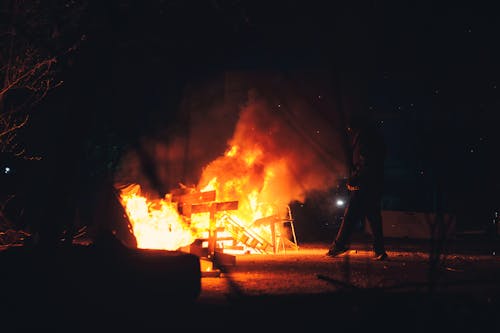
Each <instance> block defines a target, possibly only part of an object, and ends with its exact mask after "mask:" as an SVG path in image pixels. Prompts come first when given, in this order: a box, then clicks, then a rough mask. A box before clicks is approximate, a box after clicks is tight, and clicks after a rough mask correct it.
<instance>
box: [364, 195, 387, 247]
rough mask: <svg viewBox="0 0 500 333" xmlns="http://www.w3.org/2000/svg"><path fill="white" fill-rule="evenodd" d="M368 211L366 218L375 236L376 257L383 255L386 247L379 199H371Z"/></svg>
mask: <svg viewBox="0 0 500 333" xmlns="http://www.w3.org/2000/svg"><path fill="white" fill-rule="evenodd" d="M366 209H367V211H366V218H367V220H368V222H369V223H370V227H371V230H372V234H373V251H374V252H375V254H376V255H377V254H383V253H385V245H384V233H383V228H382V212H381V207H380V200H379V199H378V198H377V197H375V198H370V199H369V201H368V202H367V206H366Z"/></svg>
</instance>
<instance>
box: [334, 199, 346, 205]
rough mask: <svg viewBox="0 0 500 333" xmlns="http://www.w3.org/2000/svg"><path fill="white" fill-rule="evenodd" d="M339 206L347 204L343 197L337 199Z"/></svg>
mask: <svg viewBox="0 0 500 333" xmlns="http://www.w3.org/2000/svg"><path fill="white" fill-rule="evenodd" d="M335 204H336V205H337V207H342V206H344V205H345V201H344V200H342V199H337V202H336V203H335Z"/></svg>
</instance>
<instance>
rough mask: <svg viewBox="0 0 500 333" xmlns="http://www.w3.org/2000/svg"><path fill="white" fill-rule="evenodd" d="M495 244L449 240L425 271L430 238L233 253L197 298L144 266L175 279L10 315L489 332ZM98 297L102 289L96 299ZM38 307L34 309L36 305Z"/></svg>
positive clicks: (498, 267)
mask: <svg viewBox="0 0 500 333" xmlns="http://www.w3.org/2000/svg"><path fill="white" fill-rule="evenodd" d="M499 244H500V243H499V242H498V241H496V240H494V241H491V240H489V241H485V240H470V241H465V240H464V241H457V242H454V243H449V244H448V245H447V246H446V247H445V253H444V255H443V256H441V257H440V261H439V263H438V264H437V265H436V268H435V269H434V270H431V269H430V267H431V265H430V262H431V260H430V256H429V248H430V247H429V245H430V243H429V242H428V241H425V240H424V241H415V240H397V241H393V242H388V244H387V250H388V254H389V259H388V260H386V261H381V262H378V261H373V260H371V258H370V256H371V255H372V253H371V251H370V246H369V244H368V243H366V242H359V243H355V244H353V245H352V247H351V250H350V251H349V252H348V253H347V254H346V255H345V256H343V257H339V258H329V257H326V256H325V253H326V250H327V248H328V244H326V243H313V244H299V245H300V246H299V249H298V250H293V249H291V250H287V251H285V252H279V253H277V254H269V255H261V254H245V255H238V256H236V260H235V264H234V265H230V266H224V267H220V268H221V273H220V275H218V276H212V277H209V276H204V275H202V277H201V278H200V287H201V288H200V290H199V294H197V295H195V297H194V298H193V297H192V296H191V295H188V294H186V299H185V300H182V299H179V298H173V297H170V295H169V293H168V292H166V291H168V290H175V289H178V290H181V288H180V287H181V285H182V281H183V280H182V279H183V278H184V277H186V276H187V274H190V273H189V271H188V270H184V271H182V272H181V271H180V270H179V271H178V272H177V271H176V268H175V267H173V266H172V267H167V268H166V267H165V266H164V267H162V268H161V267H154V266H147V267H146V266H144V267H146V268H145V269H146V270H152V271H153V273H154V272H156V271H158V270H161V271H165V272H167V273H168V274H170V275H172V274H173V275H178V277H179V279H178V280H175V279H174V280H170V282H168V281H167V277H168V276H169V275H168V274H167V275H164V276H165V278H162V279H160V280H158V279H155V277H154V276H153V275H152V274H149V273H148V274H146V272H144V271H141V272H139V271H136V273H135V274H136V275H137V277H135V278H134V280H133V281H134V283H128V282H127V283H122V284H121V287H122V289H121V290H122V291H123V292H124V293H127V292H128V293H129V295H134V294H133V291H134V290H136V289H137V288H138V285H137V284H142V286H141V288H142V289H140V290H141V295H140V296H137V294H135V295H136V296H134V297H130V298H126V297H125V298H120V301H113V300H111V301H110V299H109V298H107V301H108V303H107V305H105V306H102V305H101V306H99V304H102V302H101V300H100V299H99V297H100V296H97V298H98V299H97V300H96V302H95V303H85V302H83V301H81V300H80V301H79V300H78V299H74V298H73V297H72V296H71V293H72V292H74V291H73V290H71V289H68V293H69V294H68V296H67V298H68V302H67V303H64V304H68V305H71V306H70V307H69V308H58V309H59V310H58V311H59V315H55V314H54V313H52V314H47V312H44V311H40V313H36V314H33V313H29V317H30V318H32V319H33V318H37V319H36V321H35V322H33V321H25V322H21V323H20V322H19V317H20V318H23V315H22V314H21V315H20V314H19V312H18V311H17V312H16V311H14V316H16V315H17V316H18V317H17V318H18V319H17V320H16V322H15V323H16V325H20V326H21V327H22V326H27V327H33V326H36V327H39V326H48V327H53V325H54V323H59V322H60V323H62V324H63V325H70V326H71V327H72V328H73V330H74V329H77V328H81V329H82V330H85V331H89V330H90V331H94V328H96V329H95V330H98V328H104V327H106V328H112V329H116V330H120V331H123V330H128V329H130V330H134V331H137V329H139V330H140V329H144V328H154V329H162V330H166V329H168V328H173V327H176V328H185V329H188V328H203V329H204V330H208V331H212V330H213V331H218V332H221V331H224V330H231V331H247V330H252V331H267V330H268V329H274V328H276V329H280V328H281V329H299V328H300V329H301V330H302V328H308V329H322V327H325V326H327V327H328V326H331V327H333V328H334V329H341V328H342V330H341V331H344V328H345V329H349V331H353V330H359V331H365V330H366V329H373V328H374V326H375V328H376V327H377V325H381V327H384V331H389V330H390V331H392V330H394V331H396V330H397V331H398V332H400V331H404V332H418V331H441V330H446V331H455V332H456V331H462V330H463V331H466V330H467V331H469V330H473V331H491V332H492V331H495V329H496V330H497V331H498V329H499V328H500V322H499V320H498V319H497V317H498V313H500V257H499V256H497V253H498V250H499V249H500V248H499ZM164 264H165V265H167V266H168V265H169V263H168V262H165V263H164ZM141 267H142V266H141ZM120 278H121V279H122V280H127V277H126V276H122V277H120ZM73 279H78V277H73ZM127 281H128V280H127ZM172 281H173V282H172ZM176 281H177V282H176ZM430 281H434V283H433V284H430V283H429V282H430ZM176 283H178V284H179V285H178V286H176V285H175V284H176ZM104 293H106V288H104V289H102V290H101V291H100V294H99V295H101V294H102V295H104ZM177 296H178V295H177ZM117 299H118V298H117ZM103 300H104V296H103ZM118 303H119V304H118ZM4 304H5V303H4ZM40 304H41V307H42V308H43V305H44V303H43V302H41V303H40ZM6 309H8V311H12V309H11V308H10V307H6ZM3 311H6V310H5V309H4V310H3ZM6 318H7V317H6ZM8 318H14V317H12V314H11V315H10V316H9V317H8ZM11 320H13V319H11ZM334 329H332V330H334ZM377 330H378V329H377Z"/></svg>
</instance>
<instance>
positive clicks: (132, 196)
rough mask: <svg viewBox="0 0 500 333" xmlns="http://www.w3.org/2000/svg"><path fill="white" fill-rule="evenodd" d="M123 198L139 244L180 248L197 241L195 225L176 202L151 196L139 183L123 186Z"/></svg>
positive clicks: (149, 247)
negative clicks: (149, 198) (144, 192)
mask: <svg viewBox="0 0 500 333" xmlns="http://www.w3.org/2000/svg"><path fill="white" fill-rule="evenodd" d="M120 198H121V201H122V205H123V206H124V207H125V210H126V212H127V215H128V217H129V219H130V222H131V224H132V229H133V231H134V235H135V237H136V239H137V247H139V248H148V249H164V250H177V249H179V248H180V247H183V246H186V245H189V244H191V243H192V242H193V241H194V239H195V237H196V231H195V230H196V229H194V228H190V227H189V226H188V224H187V223H186V222H185V221H184V219H183V217H182V216H181V215H180V214H179V213H178V211H177V206H176V204H175V203H172V202H170V201H168V200H166V199H159V200H148V199H147V198H146V197H145V196H142V195H141V193H140V186H139V185H136V184H134V185H130V186H128V187H126V188H124V189H122V190H121V196H120Z"/></svg>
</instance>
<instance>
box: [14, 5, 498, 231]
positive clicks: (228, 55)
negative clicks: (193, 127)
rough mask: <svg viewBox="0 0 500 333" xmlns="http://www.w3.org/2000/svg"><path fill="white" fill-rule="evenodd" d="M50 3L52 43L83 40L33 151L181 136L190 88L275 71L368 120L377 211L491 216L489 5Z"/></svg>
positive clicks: (29, 135)
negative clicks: (374, 146) (374, 134)
mask: <svg viewBox="0 0 500 333" xmlns="http://www.w3.org/2000/svg"><path fill="white" fill-rule="evenodd" d="M53 3H54V4H53V6H52V7H48V8H53V9H54V10H56V9H57V10H59V12H60V13H61V15H60V16H56V17H58V19H57V24H59V25H60V26H61V27H67V29H66V30H63V29H62V28H61V31H64V32H65V33H64V34H62V37H60V38H59V39H58V40H57V41H53V40H50V39H49V41H48V43H49V44H50V43H54V44H57V45H59V46H60V48H63V47H64V46H65V45H70V44H71V43H72V41H74V40H79V41H80V42H79V44H78V48H77V50H76V51H75V52H73V53H71V55H70V56H67V57H64V58H61V59H60V61H59V64H58V65H59V66H60V67H59V72H58V75H59V77H61V79H63V80H64V84H63V85H62V86H61V87H59V88H57V89H55V90H54V91H53V92H51V94H49V96H47V98H46V99H45V100H44V102H43V103H41V104H40V106H39V107H38V108H39V109H38V111H37V112H38V114H37V115H36V116H34V117H33V118H32V120H31V123H30V126H29V127H28V128H27V129H26V135H25V136H23V137H22V138H23V140H25V143H26V146H27V147H28V151H30V150H31V151H32V152H41V153H42V154H43V152H44V151H47V149H48V148H47V147H48V146H54V147H57V148H56V149H55V151H56V152H61V151H64V152H66V153H65V154H68V153H67V152H68V151H74V150H75V149H73V148H74V147H75V146H77V147H83V148H82V149H88V146H89V145H90V146H92V147H94V149H93V150H92V151H94V152H95V151H96V150H99V149H100V150H106V151H108V152H109V151H115V152H116V153H117V154H119V151H121V150H124V149H125V147H131V146H132V147H133V146H140V142H141V140H142V139H143V138H144V137H156V138H161V139H165V140H169V139H170V140H171V139H172V137H174V136H175V135H176V134H178V133H186V131H189V121H188V120H189V119H188V120H187V117H188V116H187V115H186V113H185V112H184V111H185V110H186V106H185V104H184V103H186V97H185V96H186V91H189V89H191V91H192V90H193V89H196V87H200V86H202V87H207V86H208V87H212V88H213V89H217V87H224V84H225V81H224V77H225V76H224V75H225V74H226V73H235V72H236V73H246V74H244V75H243V76H242V77H246V76H245V75H248V73H272V75H277V76H279V77H285V78H289V80H291V81H292V82H293V83H294V86H295V87H297V86H298V87H302V89H301V92H302V93H303V94H304V95H305V96H310V98H311V103H313V104H312V105H316V107H315V110H316V111H317V112H318V113H321V114H323V115H324V117H325V119H329V120H330V121H332V122H338V121H339V120H340V119H341V117H339V115H340V114H342V113H345V112H351V111H352V110H356V109H363V110H365V111H366V110H369V112H372V113H373V114H374V115H375V117H376V119H377V120H378V121H379V125H380V128H381V129H382V131H383V133H384V135H385V137H386V139H387V143H388V148H389V156H388V160H387V191H386V192H387V193H386V199H385V201H384V202H385V205H386V208H388V209H402V210H405V209H408V210H424V211H436V210H441V209H442V210H445V211H450V212H454V213H457V214H458V215H459V221H460V223H462V224H463V225H466V226H480V225H484V224H486V223H488V222H489V217H490V216H491V215H492V213H493V210H494V209H498V208H500V195H499V193H500V185H499V184H500V177H499V176H498V172H497V167H496V163H497V161H498V159H497V158H496V157H497V155H498V150H497V143H498V142H500V140H499V133H498V129H497V127H498V124H499V120H500V119H499V118H500V113H499V111H500V110H499V108H500V94H499V91H500V60H499V59H500V46H499V43H498V39H499V32H500V26H499V25H500V17H499V16H500V15H499V11H498V10H497V8H496V7H495V6H494V5H487V4H485V3H482V2H474V1H470V2H459V1H450V2H447V1H445V2H432V1H412V2H406V1H346V2H335V1H331V2H330V1H236V0H235V1H216V0H212V1H167V0H165V1H160V0H158V1H125V0H124V1H107V2H105V3H104V2H100V1H93V2H89V3H85V6H84V10H83V11H82V13H80V14H79V15H78V16H77V17H71V16H70V14H68V12H67V11H65V9H64V8H67V7H64V6H65V5H67V4H69V6H74V3H75V2H70V1H66V2H65V1H59V2H57V1H54V2H53ZM45 10H47V9H45ZM65 15H66V16H65ZM54 20H55V19H54ZM72 21H74V22H78V24H74V25H70V26H69V25H68V22H72ZM49 22H52V21H49ZM68 26H69V27H68ZM37 38H38V39H37V41H38V45H45V44H44V43H42V42H43V37H37ZM56 42H57V43H56ZM61 45H62V46H61ZM226 83H227V82H226ZM243 86H245V87H247V86H248V87H250V86H251V84H246V85H245V84H244V85H243ZM193 87H194V88H193ZM221 89H222V88H221ZM315 89H317V91H315ZM273 91H274V90H273ZM273 94H274V96H275V97H276V96H277V95H278V94H280V90H279V89H276V91H275V92H273ZM286 94H287V93H286V92H284V93H283V96H281V98H286ZM278 97H280V96H278ZM319 100H321V103H323V104H320V101H319ZM201 102H203V99H202V100H201ZM314 103H316V104H314ZM68 110H71V114H68V113H67V112H68ZM229 117H230V116H229ZM61 124H64V125H62V126H61ZM47 129H49V130H47ZM40 133H45V134H44V135H40ZM47 133H49V134H47ZM41 137H43V139H40V138H41ZM33 138H36V139H33ZM61 138H65V139H64V140H61ZM51 140H52V141H51ZM220 140H221V141H223V139H222V138H221V139H220ZM216 141H217V140H216ZM215 143H217V142H215ZM96 147H98V148H96ZM49 150H50V149H49ZM213 154H220V151H214V152H213ZM66 157H67V156H65V155H64V154H63V157H61V160H62V161H65V160H66ZM212 157H213V156H209V155H207V156H205V159H206V161H209V160H210V159H211V158H212ZM63 163H65V162H63ZM146 164H147V163H146ZM191 168H193V167H192V166H191ZM186 177H188V178H189V177H191V178H193V177H194V178H195V176H189V175H188V176H186ZM153 178H154V176H153ZM153 182H154V181H153Z"/></svg>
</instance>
